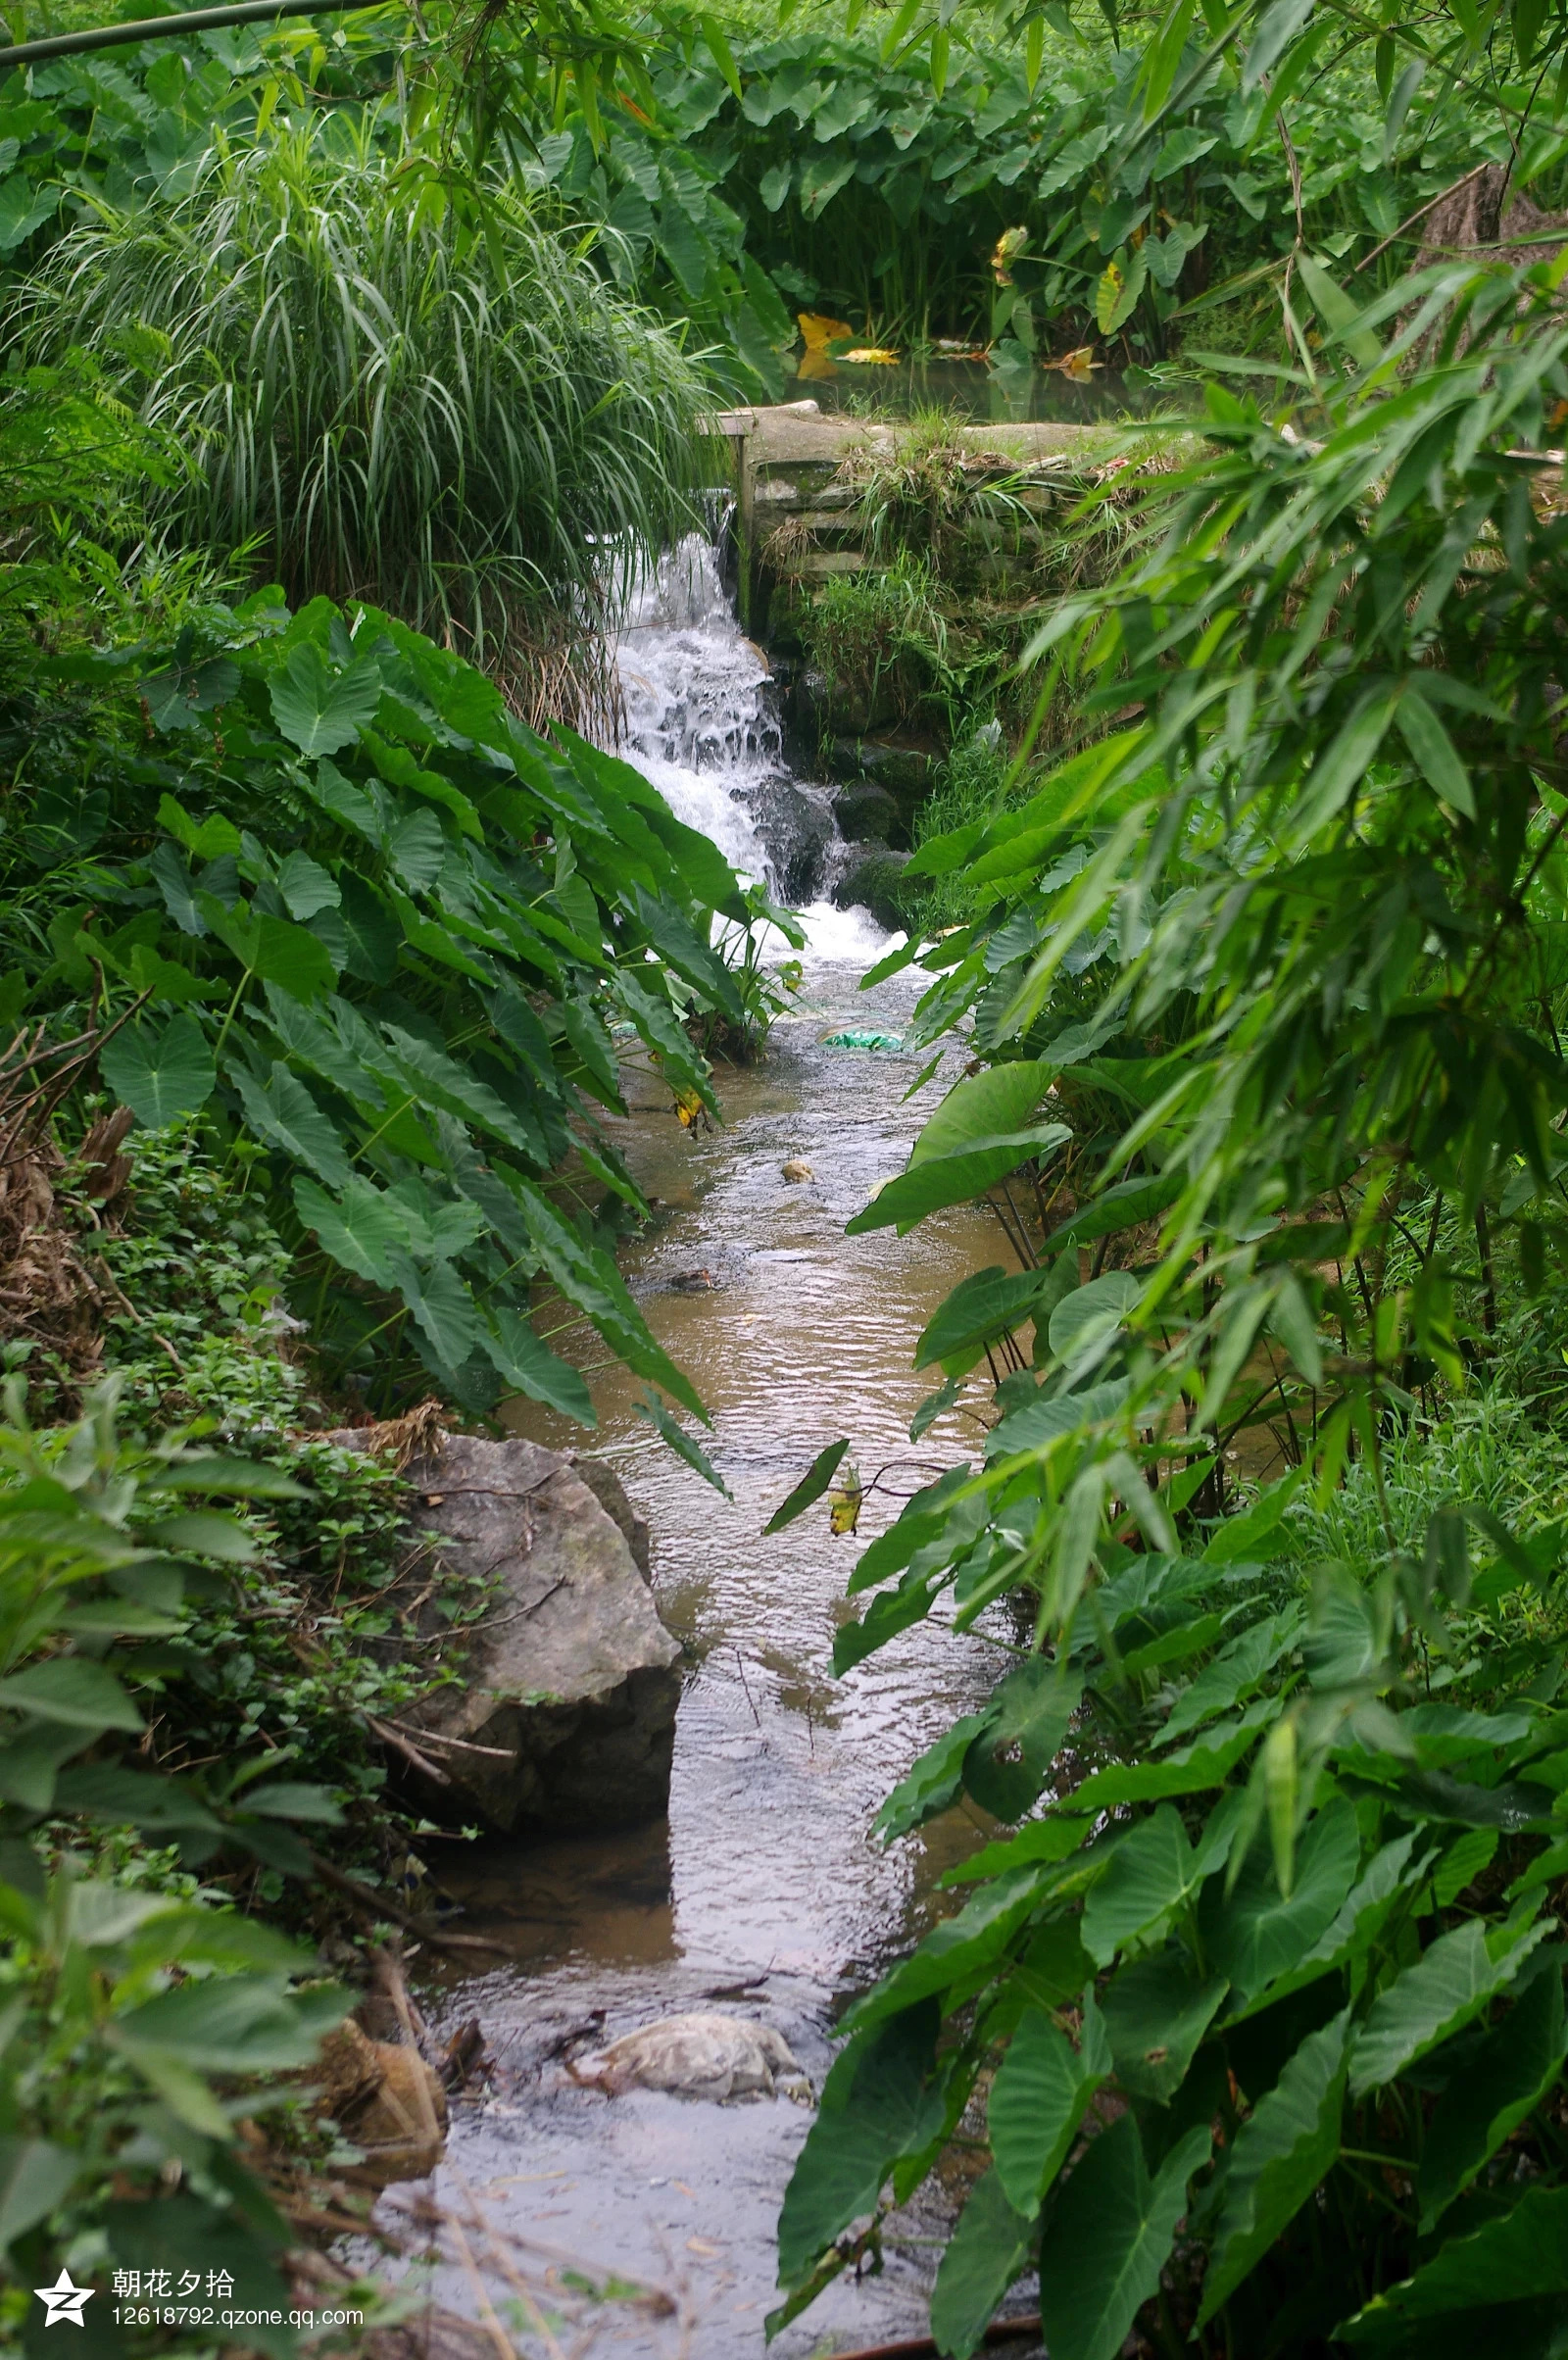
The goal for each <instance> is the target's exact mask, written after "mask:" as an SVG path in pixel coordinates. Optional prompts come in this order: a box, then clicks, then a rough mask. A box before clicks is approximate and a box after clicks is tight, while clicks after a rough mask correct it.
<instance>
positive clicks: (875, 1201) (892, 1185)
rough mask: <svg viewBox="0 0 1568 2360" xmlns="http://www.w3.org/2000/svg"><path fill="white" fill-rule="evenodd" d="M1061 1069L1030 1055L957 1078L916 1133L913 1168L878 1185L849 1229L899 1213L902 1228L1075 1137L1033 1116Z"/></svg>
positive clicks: (877, 1225)
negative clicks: (1033, 1119)
mask: <svg viewBox="0 0 1568 2360" xmlns="http://www.w3.org/2000/svg"><path fill="white" fill-rule="evenodd" d="M1054 1070H1055V1068H1054V1066H1051V1065H1047V1064H1043V1063H1041V1062H1040V1061H1039V1060H1024V1061H1022V1062H1019V1063H1014V1064H1009V1065H994V1066H992V1067H991V1068H990V1069H989V1070H988V1071H986V1072H984V1073H977V1074H972V1075H970V1076H968V1077H966V1078H965V1079H964V1080H963V1081H960V1082H956V1083H955V1084H954V1087H953V1088H952V1089H951V1090H950V1091H949V1092H948V1095H947V1097H946V1098H945V1099H944V1100H943V1102H942V1104H941V1106H939V1107H938V1108H937V1110H936V1112H935V1114H933V1115H932V1117H931V1119H930V1121H929V1122H928V1123H927V1124H926V1125H925V1128H924V1129H923V1130H922V1131H921V1133H920V1136H919V1138H918V1139H917V1140H916V1141H915V1143H914V1147H913V1149H912V1150H911V1152H910V1155H909V1164H908V1169H907V1171H905V1172H903V1173H902V1174H901V1175H900V1176H899V1177H898V1178H897V1179H896V1180H889V1181H887V1182H886V1183H885V1184H884V1185H883V1187H882V1188H881V1189H879V1190H878V1192H877V1194H876V1196H875V1197H873V1198H872V1200H871V1202H870V1204H869V1205H866V1207H865V1209H864V1210H863V1211H862V1212H858V1213H857V1214H856V1216H855V1218H854V1220H853V1221H851V1222H850V1224H849V1232H848V1233H849V1234H850V1235H851V1236H858V1234H859V1233H860V1232H861V1231H862V1230H867V1229H883V1228H886V1226H887V1224H888V1223H889V1222H890V1221H896V1222H897V1223H898V1224H899V1230H900V1234H901V1235H902V1234H903V1233H904V1231H905V1230H907V1229H912V1228H913V1226H914V1224H915V1223H916V1222H917V1221H919V1220H921V1219H923V1218H924V1216H925V1214H927V1213H928V1212H934V1211H936V1210H937V1209H938V1208H939V1207H940V1206H942V1205H959V1204H962V1203H965V1202H966V1201H967V1200H968V1199H969V1198H971V1197H976V1196H978V1195H979V1194H980V1192H981V1191H982V1190H983V1189H986V1188H989V1187H990V1186H991V1184H992V1182H993V1181H996V1180H1000V1179H1004V1178H1005V1176H1006V1174H1007V1173H1008V1172H1010V1171H1013V1170H1015V1169H1016V1167H1017V1166H1018V1165H1019V1164H1020V1163H1022V1162H1023V1161H1024V1160H1025V1158H1026V1157H1027V1156H1029V1155H1039V1154H1042V1153H1044V1152H1045V1151H1046V1150H1048V1149H1050V1148H1052V1147H1059V1146H1060V1145H1062V1143H1063V1142H1064V1141H1065V1140H1067V1139H1068V1138H1070V1137H1071V1133H1070V1132H1069V1131H1068V1130H1067V1129H1066V1128H1065V1126H1064V1125H1062V1124H1060V1123H1044V1124H1035V1125H1033V1126H1030V1124H1029V1117H1030V1115H1031V1114H1032V1113H1033V1111H1034V1109H1035V1107H1036V1106H1038V1105H1039V1104H1040V1101H1041V1099H1042V1098H1043V1097H1044V1096H1045V1093H1046V1091H1047V1089H1048V1088H1049V1087H1050V1084H1051V1081H1052V1079H1053V1076H1054Z"/></svg>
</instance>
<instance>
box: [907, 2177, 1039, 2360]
mask: <svg viewBox="0 0 1568 2360" xmlns="http://www.w3.org/2000/svg"><path fill="white" fill-rule="evenodd" d="M1033 2232H1034V2207H1033V2206H1032V2205H1031V2206H1030V2208H1029V2210H1028V2211H1027V2212H1025V2213H1020V2212H1014V2210H1013V2208H1012V2206H1011V2205H1010V2204H1009V2203H1008V2201H1007V2194H1006V2190H1005V2188H1004V2187H1003V2185H1002V2175H1001V2173H1000V2172H996V2171H990V2172H987V2173H986V2175H985V2177H984V2178H983V2179H982V2180H980V2181H979V2182H977V2184H976V2186H975V2187H974V2188H973V2189H972V2190H971V2191H970V2195H969V2201H968V2202H967V2204H965V2206H964V2208H963V2210H962V2212H961V2213H960V2214H959V2216H958V2224H957V2227H956V2229H955V2230H954V2233H953V2235H952V2237H950V2238H949V2240H948V2248H947V2251H946V2252H945V2253H944V2254H943V2256H942V2263H941V2267H940V2268H939V2269H938V2271H937V2281H936V2285H935V2286H933V2287H932V2289H931V2333H932V2335H933V2336H934V2337H935V2338H936V2344H937V2349H938V2350H939V2351H940V2352H944V2353H946V2354H948V2355H949V2360H969V2355H970V2353H971V2352H973V2351H975V2350H977V2349H978V2348H979V2345H980V2343H981V2340H982V2339H983V2337H984V2335H985V2332H986V2329H987V2328H988V2327H989V2326H990V2324H991V2317H992V2313H993V2312H994V2311H995V2310H996V2307H997V2305H998V2303H999V2302H1001V2300H1002V2298H1003V2296H1004V2295H1005V2293H1006V2291H1007V2288H1008V2287H1009V2286H1011V2285H1012V2282H1013V2280H1014V2279H1015V2278H1016V2277H1017V2276H1018V2273H1019V2271H1020V2270H1022V2268H1023V2266H1024V2263H1025V2261H1026V2259H1027V2258H1028V2253H1029V2239H1030V2237H1031V2236H1032V2235H1033Z"/></svg>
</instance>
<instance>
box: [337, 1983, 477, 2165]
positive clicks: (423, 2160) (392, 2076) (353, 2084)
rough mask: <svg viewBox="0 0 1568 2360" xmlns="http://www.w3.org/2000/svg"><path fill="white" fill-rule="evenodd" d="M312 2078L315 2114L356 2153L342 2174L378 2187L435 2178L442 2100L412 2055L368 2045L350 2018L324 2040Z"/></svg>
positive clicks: (386, 2044)
mask: <svg viewBox="0 0 1568 2360" xmlns="http://www.w3.org/2000/svg"><path fill="white" fill-rule="evenodd" d="M312 2079H313V2081H314V2083H315V2084H316V2087H317V2089H318V2090H319V2098H318V2100H317V2105H318V2110H319V2112H320V2113H322V2114H327V2115H330V2116H331V2118H332V2120H333V2122H335V2123H336V2124H337V2127H338V2129H339V2130H340V2131H341V2132H342V2133H343V2135H344V2137H345V2138H346V2139H352V2141H353V2142H354V2144H355V2145H356V2146H357V2147H358V2148H360V2150H361V2152H362V2154H363V2157H364V2160H363V2162H361V2163H358V2164H352V2165H348V2166H346V2167H344V2168H345V2172H346V2176H347V2177H348V2178H349V2179H351V2180H352V2181H356V2182H358V2183H359V2184H360V2185H361V2186H362V2187H370V2188H384V2187H386V2186H387V2185H388V2184H389V2183H390V2182H392V2181H394V2180H422V2179H423V2178H424V2176H425V2175H426V2173H428V2172H433V2171H434V2169H435V2167H436V2165H437V2164H438V2163H439V2162H440V2160H441V2157H442V2154H443V2153H444V2152H445V2148H446V2138H447V2093H446V2091H445V2090H443V2088H442V2086H441V2082H440V2079H439V2077H438V2076H437V2075H436V2074H435V2073H434V2072H433V2071H432V2069H431V2068H430V2067H429V2066H428V2065H427V2064H426V2063H425V2061H424V2059H423V2058H422V2057H421V2056H420V2055H419V2053H418V2051H417V2049H415V2048H410V2047H408V2046H406V2045H401V2044H399V2043H397V2042H395V2041H391V2040H371V2039H370V2038H369V2036H368V2034H367V2033H365V2032H364V2031H363V2030H362V2029H361V2027H360V2026H359V2025H358V2024H356V2023H355V2021H354V2019H353V2017H352V2016H351V2017H350V2018H349V2019H348V2021H347V2022H346V2023H344V2024H340V2025H338V2026H337V2027H336V2028H335V2030H333V2031H332V2032H330V2033H328V2034H327V2036H326V2039H325V2040H323V2041H322V2043H321V2049H320V2056H319V2061H318V2063H317V2065H316V2066H315V2067H314V2068H313V2072H312Z"/></svg>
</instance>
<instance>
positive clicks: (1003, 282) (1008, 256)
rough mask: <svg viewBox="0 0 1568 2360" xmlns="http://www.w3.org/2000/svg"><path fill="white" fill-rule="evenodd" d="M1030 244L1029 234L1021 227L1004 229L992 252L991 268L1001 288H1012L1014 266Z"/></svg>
mask: <svg viewBox="0 0 1568 2360" xmlns="http://www.w3.org/2000/svg"><path fill="white" fill-rule="evenodd" d="M1028 243H1029V232H1028V230H1027V229H1025V228H1022V227H1021V226H1020V227H1019V228H1017V229H1005V230H1004V231H1003V233H1002V235H1001V236H1000V237H999V238H998V240H997V242H996V246H995V248H994V249H993V251H992V256H991V268H992V270H994V271H995V272H996V278H997V284H998V286H999V287H1010V286H1011V284H1012V265H1013V264H1014V263H1015V262H1016V261H1017V259H1018V257H1019V255H1020V254H1021V253H1022V252H1023V250H1024V248H1025V246H1027V245H1028Z"/></svg>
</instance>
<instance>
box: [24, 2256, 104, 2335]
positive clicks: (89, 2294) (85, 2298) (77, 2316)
mask: <svg viewBox="0 0 1568 2360" xmlns="http://www.w3.org/2000/svg"><path fill="white" fill-rule="evenodd" d="M32 2290H33V2292H34V2294H36V2296H37V2297H38V2300H39V2301H40V2302H41V2303H42V2305H43V2307H44V2309H45V2310H46V2311H47V2312H48V2314H49V2316H48V2318H47V2319H46V2320H45V2321H44V2323H43V2324H44V2326H45V2327H46V2328H55V2327H58V2326H59V2325H60V2322H61V2321H62V2320H63V2319H69V2320H70V2322H71V2324H72V2326H73V2328H84V2327H85V2326H86V2324H87V2322H86V2321H85V2320H84V2319H83V2317H82V2315H81V2311H82V2305H83V2304H84V2303H89V2302H91V2300H92V2298H93V2292H94V2289H93V2288H92V2287H91V2286H73V2285H72V2283H71V2273H70V2271H69V2270H62V2271H61V2273H60V2276H59V2277H58V2278H57V2279H56V2280H55V2283H54V2285H53V2286H34V2287H33V2289H32Z"/></svg>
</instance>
